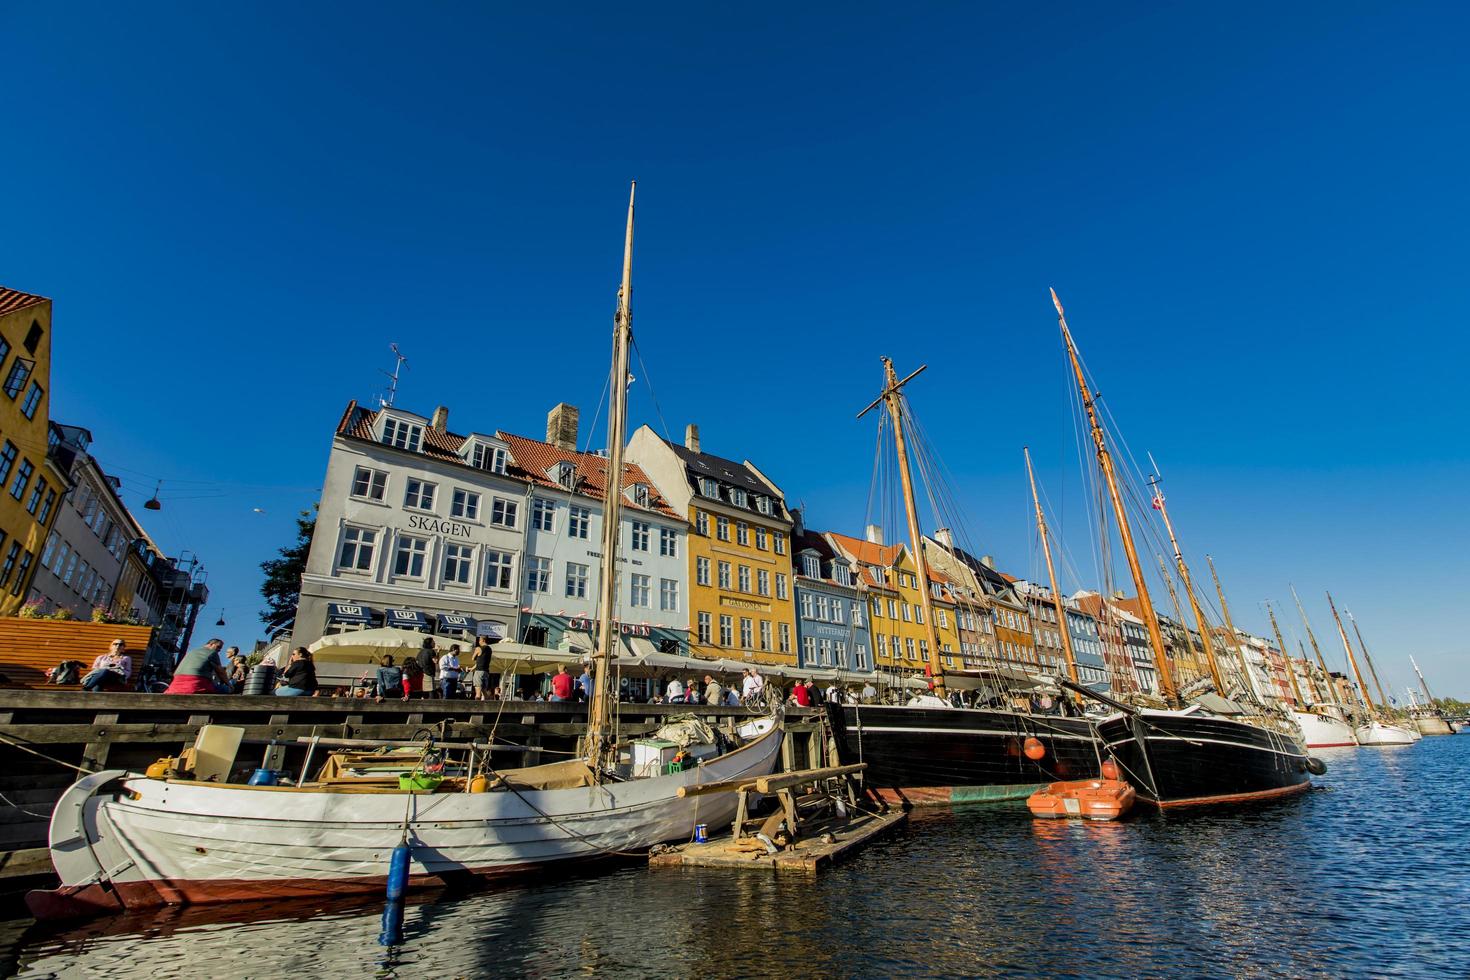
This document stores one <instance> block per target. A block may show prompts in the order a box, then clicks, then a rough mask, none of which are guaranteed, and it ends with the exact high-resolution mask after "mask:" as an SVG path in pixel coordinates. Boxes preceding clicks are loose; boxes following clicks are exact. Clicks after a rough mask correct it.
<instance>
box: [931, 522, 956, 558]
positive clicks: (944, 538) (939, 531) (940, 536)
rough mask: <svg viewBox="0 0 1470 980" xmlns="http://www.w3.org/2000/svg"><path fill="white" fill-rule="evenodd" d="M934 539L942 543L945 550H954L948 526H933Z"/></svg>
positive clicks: (952, 538) (952, 536) (952, 537)
mask: <svg viewBox="0 0 1470 980" xmlns="http://www.w3.org/2000/svg"><path fill="white" fill-rule="evenodd" d="M934 540H935V541H938V542H939V543H940V544H942V545H944V550H945V551H950V552H952V551H954V535H953V534H951V533H950V531H949V528H947V527H938V528H935V529H934Z"/></svg>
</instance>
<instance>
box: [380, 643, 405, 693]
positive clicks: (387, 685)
mask: <svg viewBox="0 0 1470 980" xmlns="http://www.w3.org/2000/svg"><path fill="white" fill-rule="evenodd" d="M375 679H376V680H377V683H378V696H377V697H376V698H374V699H373V700H374V701H377V702H379V703H382V700H383V698H385V697H397V698H399V699H401V700H403V701H407V700H408V688H407V687H406V686H405V684H404V673H403V668H402V667H395V666H394V665H393V655H392V654H391V653H385V654H383V659H382V660H380V661H378V673H377V674H376V678H375Z"/></svg>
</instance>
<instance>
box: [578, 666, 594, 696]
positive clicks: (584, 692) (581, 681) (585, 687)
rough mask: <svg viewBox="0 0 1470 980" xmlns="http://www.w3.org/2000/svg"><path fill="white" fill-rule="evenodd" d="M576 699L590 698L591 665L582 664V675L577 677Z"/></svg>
mask: <svg viewBox="0 0 1470 980" xmlns="http://www.w3.org/2000/svg"><path fill="white" fill-rule="evenodd" d="M577 700H578V701H591V700H592V665H591V664H583V665H582V676H581V677H578V678H577Z"/></svg>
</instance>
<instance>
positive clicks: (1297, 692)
mask: <svg viewBox="0 0 1470 980" xmlns="http://www.w3.org/2000/svg"><path fill="white" fill-rule="evenodd" d="M1266 615H1267V616H1270V617H1271V632H1273V633H1275V634H1276V647H1277V649H1279V650H1280V651H1281V659H1282V660H1284V661H1286V679H1287V680H1289V681H1291V696H1292V697H1294V698H1296V703H1297V704H1298V705H1299V706H1300V707H1302V708H1305V707H1306V706H1307V702H1306V701H1304V700H1303V699H1302V689H1301V687H1300V686H1298V685H1297V682H1296V668H1295V667H1293V666H1292V665H1291V654H1290V653H1288V652H1287V650H1286V641H1285V640H1283V639H1282V638H1281V627H1280V626H1278V625H1277V624H1276V613H1275V611H1274V610H1272V608H1271V603H1269V602H1268V603H1266Z"/></svg>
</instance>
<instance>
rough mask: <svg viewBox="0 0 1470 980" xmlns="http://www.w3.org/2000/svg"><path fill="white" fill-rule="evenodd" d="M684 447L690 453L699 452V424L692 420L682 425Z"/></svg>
mask: <svg viewBox="0 0 1470 980" xmlns="http://www.w3.org/2000/svg"><path fill="white" fill-rule="evenodd" d="M684 448H685V449H687V450H689V451H690V452H691V453H697V452H699V426H697V425H695V424H694V423H693V422H690V423H689V424H688V425H686V426H684Z"/></svg>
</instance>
